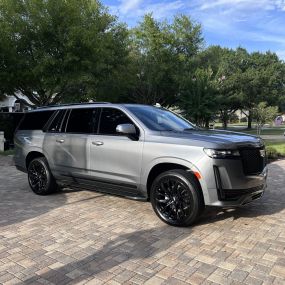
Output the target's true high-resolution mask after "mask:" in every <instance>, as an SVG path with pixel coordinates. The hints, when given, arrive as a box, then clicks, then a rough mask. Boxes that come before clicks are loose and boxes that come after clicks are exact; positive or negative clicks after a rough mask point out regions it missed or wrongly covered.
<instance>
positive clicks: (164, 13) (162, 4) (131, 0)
mask: <svg viewBox="0 0 285 285" xmlns="http://www.w3.org/2000/svg"><path fill="white" fill-rule="evenodd" d="M183 7H185V3H184V1H182V0H174V1H151V0H146V1H143V0H121V1H120V2H119V5H117V6H111V7H110V10H111V12H112V13H114V14H116V15H118V16H119V17H122V16H123V17H125V18H126V19H135V18H136V19H137V18H140V17H142V16H143V15H145V14H147V13H153V15H154V17H155V18H157V19H161V18H167V17H169V16H171V15H173V14H175V13H176V12H177V11H178V10H180V9H181V8H183Z"/></svg>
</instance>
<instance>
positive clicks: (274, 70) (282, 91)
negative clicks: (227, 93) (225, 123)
mask: <svg viewBox="0 0 285 285" xmlns="http://www.w3.org/2000/svg"><path fill="white" fill-rule="evenodd" d="M241 53H242V54H243V55H241ZM235 62H236V63H237V62H238V65H239V70H238V71H237V72H236V84H235V88H236V90H239V91H240V96H241V102H242V107H243V109H245V110H247V111H248V115H247V116H248V128H251V123H252V118H253V109H254V108H255V107H256V106H257V105H258V104H259V103H260V102H267V103H268V104H271V105H278V104H279V103H280V102H281V101H282V99H283V98H284V95H285V88H284V86H285V66H284V63H282V61H280V60H279V58H278V57H277V55H276V54H274V53H271V52H267V53H265V54H262V53H259V52H254V53H251V54H248V53H247V52H246V51H245V50H239V49H238V50H237V54H236V61H235Z"/></svg>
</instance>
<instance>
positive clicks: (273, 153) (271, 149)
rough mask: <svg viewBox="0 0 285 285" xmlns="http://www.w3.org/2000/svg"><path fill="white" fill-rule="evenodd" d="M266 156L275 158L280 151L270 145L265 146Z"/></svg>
mask: <svg viewBox="0 0 285 285" xmlns="http://www.w3.org/2000/svg"><path fill="white" fill-rule="evenodd" d="M266 154H267V158H269V159H277V158H278V157H279V156H280V153H279V152H278V151H277V150H276V149H275V148H274V147H272V146H267V147H266Z"/></svg>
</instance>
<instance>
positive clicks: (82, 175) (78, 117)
mask: <svg viewBox="0 0 285 285" xmlns="http://www.w3.org/2000/svg"><path fill="white" fill-rule="evenodd" d="M97 110H98V109H96V108H74V109H71V110H68V111H67V112H66V113H65V114H64V116H62V117H61V120H60V121H61V123H60V127H57V128H58V129H59V131H56V130H55V133H52V132H53V129H52V128H51V127H52V125H51V127H50V131H51V132H50V133H49V135H50V138H49V140H48V141H47V144H48V145H47V147H46V148H47V149H50V155H51V156H52V160H53V162H54V167H55V169H56V174H57V175H58V176H61V179H63V180H66V181H70V182H72V183H78V182H79V180H80V179H88V178H89V147H88V139H89V135H91V134H92V133H93V132H94V127H95V120H96V114H97V112H98V111H97ZM55 124H56V123H55Z"/></svg>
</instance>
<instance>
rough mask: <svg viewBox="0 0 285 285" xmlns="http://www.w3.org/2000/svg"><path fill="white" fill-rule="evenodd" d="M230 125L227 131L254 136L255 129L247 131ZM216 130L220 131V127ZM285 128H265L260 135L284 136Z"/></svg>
mask: <svg viewBox="0 0 285 285" xmlns="http://www.w3.org/2000/svg"><path fill="white" fill-rule="evenodd" d="M231 126H232V125H229V127H228V128H227V131H233V132H242V133H247V134H251V135H256V129H255V128H253V129H251V130H248V129H247V128H244V127H240V128H237V127H236V128H233V127H231ZM217 129H222V128H220V127H217ZM284 131H285V127H284V126H282V127H271V128H265V129H263V130H262V131H261V135H277V136H282V135H283V134H284Z"/></svg>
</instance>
